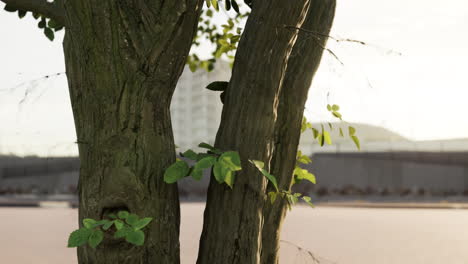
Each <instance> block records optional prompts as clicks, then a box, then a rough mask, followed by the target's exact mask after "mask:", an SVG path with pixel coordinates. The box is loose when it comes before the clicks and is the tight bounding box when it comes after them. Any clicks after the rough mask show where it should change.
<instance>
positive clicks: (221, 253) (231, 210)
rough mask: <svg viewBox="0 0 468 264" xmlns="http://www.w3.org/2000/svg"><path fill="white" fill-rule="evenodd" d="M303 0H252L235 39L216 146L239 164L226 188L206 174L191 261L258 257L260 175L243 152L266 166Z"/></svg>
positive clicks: (210, 263) (246, 263) (245, 261)
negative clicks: (200, 222)
mask: <svg viewBox="0 0 468 264" xmlns="http://www.w3.org/2000/svg"><path fill="white" fill-rule="evenodd" d="M308 7H309V1H308V0H294V1H284V0H256V1H254V2H253V8H252V13H251V14H250V16H249V19H248V21H247V24H246V27H245V31H244V33H243V36H242V39H241V41H240V43H239V47H238V51H237V54H236V59H235V64H234V68H233V73H232V78H231V80H230V83H229V86H228V88H227V91H226V93H227V94H226V98H225V104H224V108H223V113H222V118H221V124H220V128H219V130H218V134H217V137H216V143H215V145H216V147H217V148H220V149H222V150H237V151H239V154H240V156H241V159H242V167H243V169H242V170H241V171H240V172H238V173H237V174H236V179H235V183H234V188H233V189H232V190H231V189H230V188H229V187H227V186H226V185H220V184H218V183H217V182H216V181H215V180H213V179H212V180H211V182H210V186H209V190H208V197H207V205H206V209H205V214H204V225H203V232H202V236H201V241H200V249H199V254H198V261H197V263H199V264H216V263H223V264H224V263H242V264H250V263H252V264H256V263H259V261H260V251H261V242H262V239H261V238H262V226H263V210H262V209H263V206H264V202H265V199H266V193H265V189H266V181H265V179H264V177H263V176H262V175H261V174H260V173H259V172H258V170H257V169H256V168H255V167H253V166H252V165H250V164H249V162H248V159H256V160H262V161H264V162H265V164H266V166H267V167H269V164H270V160H271V158H272V155H273V151H274V145H275V137H274V136H275V135H274V133H273V131H274V128H275V122H276V120H277V107H278V101H279V95H280V93H281V88H282V83H283V79H284V75H285V72H286V66H287V64H288V59H289V57H290V56H289V55H290V53H291V50H292V47H293V45H294V43H295V41H296V37H297V32H296V31H295V30H288V29H286V28H285V27H284V26H285V25H294V26H296V27H301V26H302V23H303V20H304V17H305V15H306V13H307V10H308Z"/></svg>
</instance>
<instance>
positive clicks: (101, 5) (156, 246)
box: [64, 0, 201, 264]
mask: <svg viewBox="0 0 468 264" xmlns="http://www.w3.org/2000/svg"><path fill="white" fill-rule="evenodd" d="M64 7H65V11H66V19H67V21H66V22H67V27H66V33H65V39H64V51H65V60H66V70H67V77H68V83H69V89H70V98H71V103H72V107H73V114H74V119H75V126H76V132H77V138H78V144H79V153H80V161H81V169H80V179H79V201H80V205H79V219H80V223H81V220H82V219H83V218H94V219H100V218H101V217H102V216H103V215H105V214H106V213H108V212H113V211H118V210H121V209H126V210H128V211H130V212H132V213H136V214H137V215H139V216H142V217H143V216H144V217H153V218H154V220H153V221H152V223H151V224H150V226H149V228H148V229H146V228H145V229H146V231H145V233H146V240H145V244H144V245H143V246H141V247H135V246H132V245H130V244H128V243H126V242H125V241H123V240H122V239H120V240H117V239H114V238H112V236H111V235H110V234H109V235H106V237H105V239H104V241H103V242H102V244H101V245H99V247H98V248H97V249H96V250H94V249H92V248H90V247H88V246H84V247H80V248H79V250H78V260H79V263H99V264H105V263H113V264H114V263H129V264H130V263H131V264H134V263H168V264H174V263H179V262H180V261H179V222H180V213H179V201H178V193H177V185H175V184H173V185H168V184H165V183H164V182H163V173H164V170H165V169H166V168H167V167H168V166H169V165H170V164H171V163H173V162H174V161H175V152H174V149H175V148H174V140H173V135H172V129H171V121H170V111H169V106H170V101H171V97H172V94H173V91H174V89H175V86H176V83H177V80H178V78H179V76H180V74H181V72H182V70H183V67H184V64H185V61H186V56H187V54H188V51H189V49H190V46H191V42H192V39H193V35H194V32H195V30H196V25H197V20H198V16H199V9H200V8H201V1H198V0H186V1H138V0H135V1H123V0H117V1H116V0H99V1H97V0H88V1H67V3H66V5H65V6H64Z"/></svg>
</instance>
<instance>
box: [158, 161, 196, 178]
mask: <svg viewBox="0 0 468 264" xmlns="http://www.w3.org/2000/svg"><path fill="white" fill-rule="evenodd" d="M189 172H190V167H189V165H188V164H187V163H186V162H185V161H182V160H178V161H176V162H175V163H174V164H172V165H171V166H170V167H169V168H167V169H166V171H165V172H164V181H165V182H166V183H175V182H177V181H178V180H180V179H182V178H184V177H185V176H187V175H188V174H189Z"/></svg>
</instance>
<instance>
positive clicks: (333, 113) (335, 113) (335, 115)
mask: <svg viewBox="0 0 468 264" xmlns="http://www.w3.org/2000/svg"><path fill="white" fill-rule="evenodd" d="M332 115H333V116H334V117H336V118H339V119H341V114H340V113H338V112H332Z"/></svg>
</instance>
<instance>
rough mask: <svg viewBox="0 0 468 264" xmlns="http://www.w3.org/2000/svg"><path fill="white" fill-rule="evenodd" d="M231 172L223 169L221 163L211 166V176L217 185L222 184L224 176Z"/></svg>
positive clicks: (225, 168)
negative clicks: (212, 175)
mask: <svg viewBox="0 0 468 264" xmlns="http://www.w3.org/2000/svg"><path fill="white" fill-rule="evenodd" d="M230 171H231V170H229V168H227V167H224V166H223V164H222V163H220V162H218V161H217V162H215V164H214V166H213V174H214V177H215V179H216V181H217V182H218V183H223V182H224V180H225V179H226V174H228V173H229V172H230Z"/></svg>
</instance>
